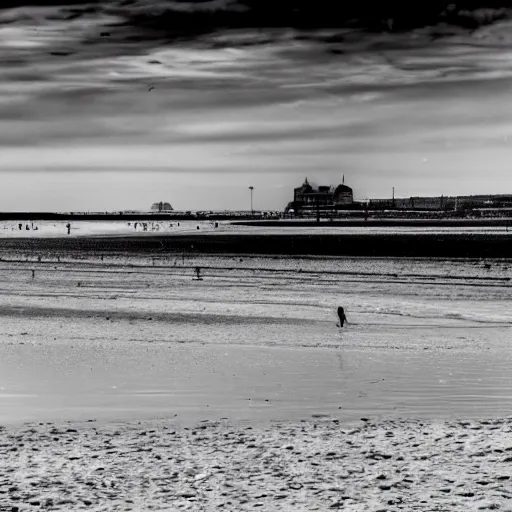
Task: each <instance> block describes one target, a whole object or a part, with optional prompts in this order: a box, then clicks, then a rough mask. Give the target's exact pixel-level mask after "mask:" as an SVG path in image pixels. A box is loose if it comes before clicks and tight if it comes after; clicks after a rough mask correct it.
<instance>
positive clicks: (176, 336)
mask: <svg viewBox="0 0 512 512" xmlns="http://www.w3.org/2000/svg"><path fill="white" fill-rule="evenodd" d="M212 236H213V235H212ZM55 240H56V242H58V239H55ZM77 240H78V241H80V239H77ZM95 240H97V239H96V238H94V239H92V240H88V241H87V244H90V247H92V249H88V250H84V251H81V252H80V251H66V250H64V249H63V246H62V245H60V246H59V245H58V244H57V245H56V246H51V245H37V244H34V245H32V246H29V245H27V246H26V247H25V248H24V249H23V250H20V251H18V252H16V251H15V250H14V245H15V244H14V242H15V241H14V240H10V242H12V243H11V244H4V245H2V247H1V249H0V257H1V261H0V290H1V293H0V316H1V322H2V332H1V333H0V425H2V426H3V428H2V430H1V432H0V444H1V450H2V459H3V460H6V461H7V463H6V464H5V466H4V467H3V468H2V469H0V482H1V484H0V497H2V499H0V502H2V503H4V502H5V503H6V504H7V505H6V507H7V508H5V510H16V507H18V510H25V509H26V510H34V509H38V508H45V509H50V510H51V509H55V510H76V509H82V508H83V509H90V510H125V509H130V510H178V509H182V508H183V509H191V510H217V509H225V510H246V509H247V510H252V509H255V508H256V509H257V508H261V509H263V510H314V509H316V510H327V509H335V508H340V509H344V510H375V511H377V510H400V509H402V510H446V509H447V508H449V509H450V510H461V511H462V510H473V509H474V510H485V509H486V508H488V509H490V510H492V509H496V508H497V507H500V510H507V507H509V508H510V509H511V510H512V505H511V504H510V498H512V489H511V487H510V483H509V478H511V477H512V470H511V469H510V464H511V462H510V460H508V453H509V444H508V442H509V441H508V439H509V436H510V427H511V426H512V422H511V420H510V418H509V416H510V414H511V410H512V407H511V406H512V376H511V375H510V371H509V369H510V364H511V358H512V353H511V351H510V349H509V340H510V330H511V327H512V313H510V311H509V308H508V306H507V305H508V304H509V303H510V298H511V297H510V295H511V292H510V286H509V280H510V278H511V277H512V270H511V268H510V267H509V262H508V260H506V259H491V258H489V259H485V260H481V259H469V258H467V259H450V258H445V259H429V258H367V257H366V258H358V257H327V256H285V257H282V256H281V257H276V256H275V255H272V254H266V255H247V254H238V255H237V254H231V255H228V254H212V253H201V254H197V253H190V252H187V253H175V252H172V251H169V252H159V253H155V252H153V251H151V250H147V251H141V250H135V249H134V248H133V247H132V249H130V250H118V251H114V250H110V251H108V250H106V249H104V248H102V247H103V246H102V245H101V244H103V243H104V242H103V241H101V240H100V241H99V242H98V243H99V244H100V245H99V249H98V246H96V248H95V249H94V243H96V242H95ZM26 242H27V243H28V242H31V241H30V240H26ZM43 242H44V243H46V242H47V240H43ZM42 248H44V250H42ZM93 249H94V250H93ZM198 268H199V278H198V274H197V269H198ZM338 305H343V306H344V307H345V309H346V312H347V318H348V324H347V325H346V327H345V328H344V329H343V330H341V329H339V328H337V327H336V325H335V323H336V316H335V311H336V307H337V306H338ZM361 418H364V420H362V419H361ZM101 468H103V469H101ZM509 494H510V498H509ZM4 498H5V500H4ZM2 506H3V505H2ZM1 510H3V509H1Z"/></svg>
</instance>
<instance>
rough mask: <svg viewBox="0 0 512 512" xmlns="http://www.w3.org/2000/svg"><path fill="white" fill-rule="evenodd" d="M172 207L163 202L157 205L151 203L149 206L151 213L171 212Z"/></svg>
mask: <svg viewBox="0 0 512 512" xmlns="http://www.w3.org/2000/svg"><path fill="white" fill-rule="evenodd" d="M173 209H174V208H173V207H172V206H171V203H166V202H164V201H160V202H159V203H153V204H152V205H151V211H152V212H155V211H156V212H172V211H173Z"/></svg>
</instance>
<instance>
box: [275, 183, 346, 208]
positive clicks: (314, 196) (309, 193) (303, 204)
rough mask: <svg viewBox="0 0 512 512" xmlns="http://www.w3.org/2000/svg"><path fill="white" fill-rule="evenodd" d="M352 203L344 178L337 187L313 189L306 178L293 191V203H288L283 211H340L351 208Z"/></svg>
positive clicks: (327, 186) (324, 186) (323, 186)
mask: <svg viewBox="0 0 512 512" xmlns="http://www.w3.org/2000/svg"><path fill="white" fill-rule="evenodd" d="M353 203H354V195H353V192H352V189H351V188H350V187H347V185H345V177H343V181H342V183H341V185H338V186H337V187H333V186H329V185H321V186H319V187H314V186H313V185H311V184H310V183H309V181H308V179H307V178H306V179H305V180H304V183H303V184H302V185H301V186H300V187H296V188H295V189H293V201H292V202H290V203H288V206H287V207H286V210H285V211H286V212H288V211H290V210H293V211H295V212H297V211H304V210H316V209H321V210H325V209H341V208H343V207H347V206H352V205H353Z"/></svg>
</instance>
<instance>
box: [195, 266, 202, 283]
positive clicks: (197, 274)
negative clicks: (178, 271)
mask: <svg viewBox="0 0 512 512" xmlns="http://www.w3.org/2000/svg"><path fill="white" fill-rule="evenodd" d="M196 280H197V281H202V280H203V278H202V277H201V267H196Z"/></svg>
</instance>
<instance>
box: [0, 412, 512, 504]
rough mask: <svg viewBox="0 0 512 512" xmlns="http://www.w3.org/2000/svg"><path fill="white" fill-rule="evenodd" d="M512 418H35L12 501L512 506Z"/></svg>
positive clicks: (16, 470) (1, 478)
mask: <svg viewBox="0 0 512 512" xmlns="http://www.w3.org/2000/svg"><path fill="white" fill-rule="evenodd" d="M511 434H512V418H506V419H493V420H488V421H486V420H481V421H471V422H470V421H449V422H447V421H444V422H434V421H387V422H381V423H376V424H375V423H372V422H371V421H369V420H368V419H364V421H359V422H357V424H353V425H346V424H343V423H340V422H338V421H337V420H334V421H333V420H330V419H329V418H317V419H316V420H312V421H308V422H284V423H270V424H266V425H259V426H248V425H246V424H234V423H230V422H227V421H218V422H207V421H205V422H201V423H198V424H197V425H195V426H189V427H186V426H182V425H181V426H180V425H176V424H173V422H172V421H158V422H156V421H153V422H140V423H124V424H118V425H104V424H96V423H95V422H88V423H81V424H72V423H66V424H60V425H57V424H51V423H47V424H42V423H39V424H26V425H24V426H21V427H9V428H3V429H2V430H0V456H1V458H2V462H3V464H2V466H1V468H0V503H2V504H3V505H1V506H0V509H1V510H2V511H3V510H11V511H17V510H20V511H21V510H39V509H44V510H82V509H84V510H85V509H87V510H97V511H100V510H105V511H107V510H108V511H112V510H194V511H195V510H197V511H207V510H232V511H238V510H265V511H272V510H279V511H283V510H293V511H310V510H336V509H339V510H350V511H363V510H364V511H371V512H377V511H396V510H429V511H434V510H439V511H440V510H460V511H468V510H497V509H499V510H502V511H503V510H512V482H511V480H512V440H511V439H512V438H511Z"/></svg>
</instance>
